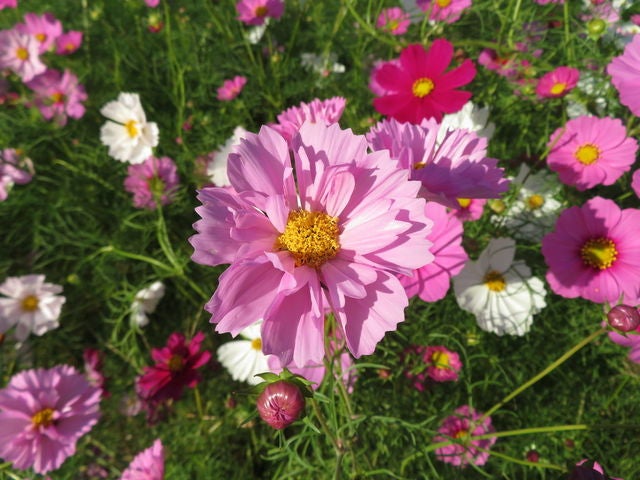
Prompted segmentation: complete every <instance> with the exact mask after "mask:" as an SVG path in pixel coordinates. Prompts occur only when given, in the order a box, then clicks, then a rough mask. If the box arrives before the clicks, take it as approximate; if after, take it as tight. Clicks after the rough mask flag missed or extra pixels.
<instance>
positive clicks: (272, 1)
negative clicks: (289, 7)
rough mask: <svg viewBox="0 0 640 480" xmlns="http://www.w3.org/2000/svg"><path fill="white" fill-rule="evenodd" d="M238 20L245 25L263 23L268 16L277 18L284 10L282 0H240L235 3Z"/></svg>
mask: <svg viewBox="0 0 640 480" xmlns="http://www.w3.org/2000/svg"><path fill="white" fill-rule="evenodd" d="M236 10H237V11H238V20H240V21H241V22H243V23H246V24H247V25H264V23H265V21H266V20H267V19H268V18H275V19H278V18H280V17H281V16H282V13H283V12H284V2H283V1H282V0H240V1H239V2H238V3H237V4H236Z"/></svg>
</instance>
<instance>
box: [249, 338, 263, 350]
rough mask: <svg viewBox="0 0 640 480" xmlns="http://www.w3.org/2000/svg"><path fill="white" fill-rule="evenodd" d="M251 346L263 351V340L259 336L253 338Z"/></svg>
mask: <svg viewBox="0 0 640 480" xmlns="http://www.w3.org/2000/svg"><path fill="white" fill-rule="evenodd" d="M251 348H253V349H254V350H257V351H259V352H261V351H262V340H260V339H259V338H254V339H253V340H251Z"/></svg>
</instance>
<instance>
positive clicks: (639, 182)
mask: <svg viewBox="0 0 640 480" xmlns="http://www.w3.org/2000/svg"><path fill="white" fill-rule="evenodd" d="M631 188H632V189H633V191H634V192H636V196H637V197H638V198H640V170H636V171H635V172H633V175H632V177H631ZM0 200H2V199H1V198H0Z"/></svg>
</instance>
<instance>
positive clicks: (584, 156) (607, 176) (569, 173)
mask: <svg viewBox="0 0 640 480" xmlns="http://www.w3.org/2000/svg"><path fill="white" fill-rule="evenodd" d="M547 146H548V147H549V148H550V149H551V150H550V151H549V156H548V157H547V164H548V165H549V168H550V169H551V170H553V171H554V172H557V173H558V176H559V177H560V180H561V181H562V182H563V183H566V184H567V185H573V186H575V187H576V188H577V189H578V190H586V189H588V188H592V187H595V186H596V185H611V184H613V183H614V182H615V181H616V180H617V179H618V178H620V177H621V176H622V174H623V173H625V172H628V171H629V170H630V169H631V165H632V164H633V162H634V161H635V159H636V152H637V151H638V142H636V140H635V139H633V138H630V137H627V130H626V128H625V127H624V125H623V124H622V122H621V121H620V120H619V119H617V118H608V117H605V118H596V117H586V116H585V117H578V118H574V119H573V120H569V121H568V122H567V124H566V125H565V126H564V127H561V128H559V129H557V130H556V131H555V132H553V134H552V135H551V139H550V140H549V143H548V144H547Z"/></svg>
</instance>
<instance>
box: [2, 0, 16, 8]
mask: <svg viewBox="0 0 640 480" xmlns="http://www.w3.org/2000/svg"><path fill="white" fill-rule="evenodd" d="M17 6H18V0H0V10H4V9H5V8H16V7H17Z"/></svg>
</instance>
